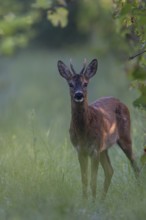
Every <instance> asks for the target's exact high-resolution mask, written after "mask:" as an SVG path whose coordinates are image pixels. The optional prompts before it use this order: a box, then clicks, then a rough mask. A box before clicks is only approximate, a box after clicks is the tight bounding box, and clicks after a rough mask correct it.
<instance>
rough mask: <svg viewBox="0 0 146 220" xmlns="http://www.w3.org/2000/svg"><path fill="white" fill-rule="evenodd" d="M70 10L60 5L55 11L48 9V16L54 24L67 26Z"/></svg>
mask: <svg viewBox="0 0 146 220" xmlns="http://www.w3.org/2000/svg"><path fill="white" fill-rule="evenodd" d="M67 17H68V10H67V9H65V8H63V7H60V8H56V10H55V11H53V12H52V11H48V15H47V18H48V20H50V22H51V23H52V24H53V25H54V26H61V27H65V26H66V25H67V22H68V19H67Z"/></svg>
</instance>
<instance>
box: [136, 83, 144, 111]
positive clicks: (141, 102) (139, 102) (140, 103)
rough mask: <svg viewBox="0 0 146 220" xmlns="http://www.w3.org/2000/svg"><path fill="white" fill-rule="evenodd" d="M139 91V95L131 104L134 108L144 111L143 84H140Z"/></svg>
mask: <svg viewBox="0 0 146 220" xmlns="http://www.w3.org/2000/svg"><path fill="white" fill-rule="evenodd" d="M139 90H140V93H141V95H140V97H139V98H138V99H136V100H135V101H134V102H133V105H134V106H135V107H143V108H144V109H146V85H145V84H144V82H143V83H141V84H140V86H139Z"/></svg>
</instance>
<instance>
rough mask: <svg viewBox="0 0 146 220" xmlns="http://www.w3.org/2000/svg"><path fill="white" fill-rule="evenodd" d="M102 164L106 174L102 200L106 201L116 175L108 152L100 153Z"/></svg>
mask: <svg viewBox="0 0 146 220" xmlns="http://www.w3.org/2000/svg"><path fill="white" fill-rule="evenodd" d="M100 163H101V165H102V168H103V170H104V174H105V181H104V190H103V195H102V199H104V198H105V196H106V194H107V191H108V188H109V186H110V183H111V179H112V176H113V173H114V171H113V168H112V165H111V162H110V158H109V156H108V152H107V150H105V151H103V152H102V153H100Z"/></svg>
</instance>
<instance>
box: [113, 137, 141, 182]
mask: <svg viewBox="0 0 146 220" xmlns="http://www.w3.org/2000/svg"><path fill="white" fill-rule="evenodd" d="M117 144H118V145H119V146H120V148H121V149H122V150H123V152H124V153H125V155H126V156H127V158H128V159H129V160H130V163H131V166H132V168H133V170H134V173H135V176H136V178H137V177H138V176H139V172H140V169H139V167H138V165H137V163H136V161H135V158H134V154H133V151H132V142H131V139H130V136H128V137H124V138H122V139H119V140H118V141H117Z"/></svg>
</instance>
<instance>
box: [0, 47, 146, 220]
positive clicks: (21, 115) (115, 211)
mask: <svg viewBox="0 0 146 220" xmlns="http://www.w3.org/2000/svg"><path fill="white" fill-rule="evenodd" d="M85 54H87V51H86V50H82V49H81V50H80V53H79V52H78V51H76V50H74V51H72V52H70V51H60V52H58V51H50V52H47V51H44V50H36V51H25V52H23V53H19V54H17V55H16V56H15V57H13V58H3V59H2V60H1V75H0V80H1V85H0V91H1V94H0V104H1V109H0V122H1V123H0V219H2V220H3V219H10V220H19V219H22V220H23V219H28V220H29V219H30V220H32V219H35V220H41V219H49V220H58V219H65V220H66V219H67V220H68V219H79V220H80V219H84V220H95V219H96V220H97V219H99V220H104V219H105V220H106V219H108V220H109V219H111V220H114V219H115V220H117V219H118V220H120V219H121V220H122V219H124V220H125V219H128V220H137V219H140V220H141V219H142V220H143V219H145V216H146V210H145V204H146V189H145V185H146V178H145V169H144V170H143V172H142V174H141V178H140V181H139V183H137V181H136V180H135V178H134V175H133V172H132V169H131V167H130V164H129V162H128V160H127V158H126V157H125V155H124V154H123V152H122V151H121V150H120V149H119V148H118V147H116V146H115V147H114V148H112V149H111V150H110V152H109V153H110V157H111V160H112V165H113V167H114V176H113V179H112V183H111V186H110V189H109V192H108V195H107V198H106V200H105V202H102V203H101V201H100V196H101V191H102V187H103V177H104V176H103V171H102V169H101V168H100V169H99V175H98V185H97V201H96V203H95V204H92V202H91V201H92V200H91V197H90V196H89V200H88V202H87V204H86V205H83V204H82V199H81V181H80V170H79V164H78V160H77V155H76V152H75V150H74V149H73V147H72V146H71V144H70V141H69V135H68V127H69V121H70V99H69V92H68V87H67V85H66V82H65V81H64V80H63V79H62V78H61V77H60V76H59V74H58V72H57V67H56V62H57V60H58V59H60V58H61V59H62V60H65V62H66V63H68V58H70V56H71V57H72V59H73V62H74V63H76V66H77V68H76V69H80V67H81V65H80V63H81V62H82V60H83V57H84V56H85ZM88 54H89V53H88ZM88 56H89V57H87V58H88V60H90V59H92V58H93V57H94V56H96V54H94V55H93V54H92V55H91V54H89V55H88ZM95 77H96V78H94V80H92V81H91V82H90V86H89V100H91V101H93V100H94V99H96V98H98V97H100V96H104V95H113V96H116V97H118V98H120V99H121V100H122V101H124V102H125V103H126V104H127V105H128V106H129V108H130V110H131V115H132V137H133V145H134V146H133V148H134V151H135V154H136V156H137V160H139V158H140V156H141V154H142V151H143V145H144V124H143V120H144V117H145V114H144V113H142V112H140V111H138V110H135V109H133V107H132V104H131V103H132V101H133V99H134V98H135V97H136V96H137V93H136V92H134V91H130V90H129V82H128V81H127V79H126V76H125V75H124V71H123V69H122V66H121V64H119V63H116V61H115V59H114V58H113V57H112V56H111V55H107V56H105V57H101V58H100V59H99V71H98V75H97V76H95ZM89 193H90V192H89Z"/></svg>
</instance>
